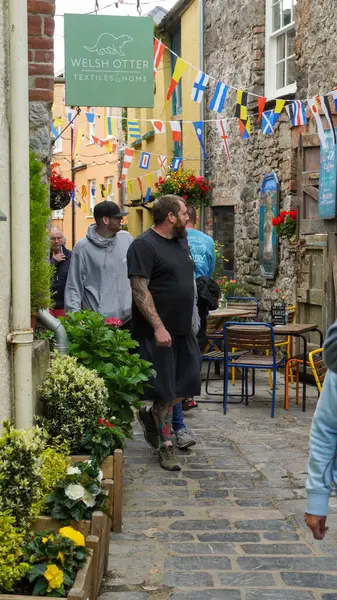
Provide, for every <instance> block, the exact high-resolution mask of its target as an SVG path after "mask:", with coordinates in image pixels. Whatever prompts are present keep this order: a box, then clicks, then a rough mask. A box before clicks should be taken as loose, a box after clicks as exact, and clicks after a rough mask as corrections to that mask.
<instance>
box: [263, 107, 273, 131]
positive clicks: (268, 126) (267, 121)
mask: <svg viewBox="0 0 337 600" xmlns="http://www.w3.org/2000/svg"><path fill="white" fill-rule="evenodd" d="M262 133H264V134H265V135H267V134H269V133H274V111H273V110H266V111H264V112H263V113H262Z"/></svg>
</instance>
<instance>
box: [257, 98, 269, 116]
mask: <svg viewBox="0 0 337 600" xmlns="http://www.w3.org/2000/svg"><path fill="white" fill-rule="evenodd" d="M266 102H267V98H263V96H259V97H258V99H257V109H258V111H259V118H258V121H261V119H262V113H263V111H264V107H265V106H266Z"/></svg>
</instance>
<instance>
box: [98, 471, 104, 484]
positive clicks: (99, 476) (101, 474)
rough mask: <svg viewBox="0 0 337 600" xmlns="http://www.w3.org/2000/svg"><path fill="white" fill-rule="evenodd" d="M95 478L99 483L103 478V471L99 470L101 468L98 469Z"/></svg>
mask: <svg viewBox="0 0 337 600" xmlns="http://www.w3.org/2000/svg"><path fill="white" fill-rule="evenodd" d="M97 479H98V481H99V482H100V483H101V481H102V479H103V471H101V469H100V470H99V471H98V475H97Z"/></svg>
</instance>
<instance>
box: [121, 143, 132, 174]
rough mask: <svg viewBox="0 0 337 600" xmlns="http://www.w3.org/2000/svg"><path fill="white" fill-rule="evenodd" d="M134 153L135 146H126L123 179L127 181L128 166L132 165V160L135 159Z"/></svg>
mask: <svg viewBox="0 0 337 600" xmlns="http://www.w3.org/2000/svg"><path fill="white" fill-rule="evenodd" d="M133 154H134V150H133V148H125V153H124V162H123V168H122V176H121V180H122V181H125V179H126V175H127V172H128V168H129V166H130V165H131V162H132V159H133Z"/></svg>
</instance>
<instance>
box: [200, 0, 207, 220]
mask: <svg viewBox="0 0 337 600" xmlns="http://www.w3.org/2000/svg"><path fill="white" fill-rule="evenodd" d="M199 69H200V71H204V0H199ZM204 118H205V101H204V94H203V95H202V100H201V103H200V121H203V120H204ZM205 141H206V140H205ZM200 175H202V176H204V175H205V163H204V156H203V152H202V150H201V148H200ZM204 229H205V207H204V206H201V208H200V230H201V231H204Z"/></svg>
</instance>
